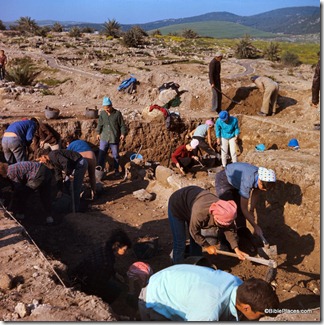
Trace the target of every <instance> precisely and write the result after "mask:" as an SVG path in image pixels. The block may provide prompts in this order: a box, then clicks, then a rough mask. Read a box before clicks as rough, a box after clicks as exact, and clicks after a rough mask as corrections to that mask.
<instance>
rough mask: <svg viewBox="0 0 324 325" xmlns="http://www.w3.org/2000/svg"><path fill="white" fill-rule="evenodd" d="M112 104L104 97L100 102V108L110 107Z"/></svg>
mask: <svg viewBox="0 0 324 325" xmlns="http://www.w3.org/2000/svg"><path fill="white" fill-rule="evenodd" d="M111 105H112V102H111V100H110V98H109V97H104V98H103V100H102V106H111Z"/></svg>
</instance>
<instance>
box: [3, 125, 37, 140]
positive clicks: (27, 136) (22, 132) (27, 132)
mask: <svg viewBox="0 0 324 325" xmlns="http://www.w3.org/2000/svg"><path fill="white" fill-rule="evenodd" d="M35 131H36V123H35V122H34V121H31V120H23V121H18V122H14V123H12V124H10V125H9V126H8V128H7V130H6V131H5V132H13V133H15V134H17V136H18V137H19V138H20V139H21V141H22V142H23V144H24V145H28V144H30V143H31V142H32V140H33V136H34V134H35Z"/></svg>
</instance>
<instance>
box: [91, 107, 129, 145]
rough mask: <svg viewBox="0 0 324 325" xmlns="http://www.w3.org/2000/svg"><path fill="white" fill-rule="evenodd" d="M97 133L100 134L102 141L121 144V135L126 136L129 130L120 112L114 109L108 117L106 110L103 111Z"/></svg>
mask: <svg viewBox="0 0 324 325" xmlns="http://www.w3.org/2000/svg"><path fill="white" fill-rule="evenodd" d="M96 131H97V133H98V134H100V140H103V141H107V142H109V143H119V138H120V136H121V134H123V135H126V133H127V128H126V125H125V122H124V119H123V116H122V114H121V112H120V111H118V110H116V109H113V111H112V112H111V113H110V115H108V113H107V112H106V111H105V110H102V111H101V112H100V115H99V121H98V126H97V130H96Z"/></svg>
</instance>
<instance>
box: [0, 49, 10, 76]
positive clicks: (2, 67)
mask: <svg viewBox="0 0 324 325" xmlns="http://www.w3.org/2000/svg"><path fill="white" fill-rule="evenodd" d="M7 62H8V60H7V56H6V55H5V52H4V50H0V80H3V79H4V77H5V75H6V64H7Z"/></svg>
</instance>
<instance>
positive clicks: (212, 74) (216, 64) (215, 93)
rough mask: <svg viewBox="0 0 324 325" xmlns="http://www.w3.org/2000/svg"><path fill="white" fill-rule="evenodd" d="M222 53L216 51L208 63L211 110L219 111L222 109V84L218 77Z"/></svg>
mask: <svg viewBox="0 0 324 325" xmlns="http://www.w3.org/2000/svg"><path fill="white" fill-rule="evenodd" d="M222 59H223V53H222V52H217V53H216V55H215V57H214V58H213V59H212V60H211V61H210V63H209V83H210V85H211V89H212V108H211V110H212V112H217V113H219V112H220V111H221V109H222V85H221V79H220V73H221V61H222Z"/></svg>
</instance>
